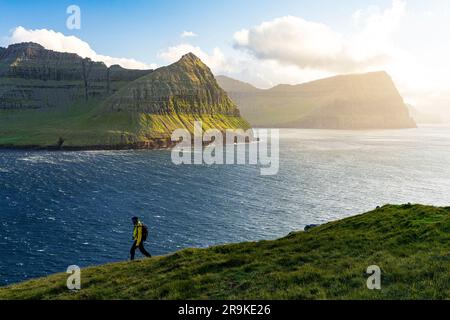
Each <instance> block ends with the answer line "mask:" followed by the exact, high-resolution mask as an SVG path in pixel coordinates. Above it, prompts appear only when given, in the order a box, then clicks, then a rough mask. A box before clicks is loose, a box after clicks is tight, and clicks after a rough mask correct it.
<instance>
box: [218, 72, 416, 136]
mask: <svg viewBox="0 0 450 320" xmlns="http://www.w3.org/2000/svg"><path fill="white" fill-rule="evenodd" d="M217 81H218V82H219V84H220V85H221V87H222V88H224V89H225V91H227V92H228V94H229V95H230V97H231V98H232V99H233V100H234V102H236V104H237V105H238V106H239V109H240V110H241V113H242V116H243V117H244V118H245V119H247V120H248V121H249V122H250V124H251V125H252V126H254V127H269V128H307V129H348V130H360V129H405V128H415V127H416V123H415V122H414V120H413V119H412V118H411V116H410V114H409V111H408V108H407V106H406V104H405V103H404V101H403V98H402V97H401V95H400V94H399V92H398V90H397V88H396V87H395V84H394V82H393V81H392V79H391V77H390V76H389V75H388V74H387V73H386V72H383V71H381V72H372V73H366V74H352V75H340V76H335V77H332V78H327V79H322V80H317V81H313V82H309V83H304V84H299V85H278V86H276V87H273V88H271V89H267V90H263V89H258V88H256V87H254V86H252V85H251V84H248V83H245V82H241V81H238V80H235V79H232V78H229V77H225V76H218V77H217Z"/></svg>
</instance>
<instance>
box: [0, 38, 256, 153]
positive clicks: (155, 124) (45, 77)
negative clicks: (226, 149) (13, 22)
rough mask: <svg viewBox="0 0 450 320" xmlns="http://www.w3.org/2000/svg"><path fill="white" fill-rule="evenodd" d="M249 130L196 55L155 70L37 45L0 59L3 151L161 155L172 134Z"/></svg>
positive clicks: (16, 48) (6, 52)
mask: <svg viewBox="0 0 450 320" xmlns="http://www.w3.org/2000/svg"><path fill="white" fill-rule="evenodd" d="M194 121H202V122H203V124H204V129H210V128H214V129H219V130H222V131H223V130H226V129H233V128H240V129H248V128H249V124H248V123H247V122H246V121H245V120H244V119H242V118H241V117H240V115H239V110H238V109H237V107H236V105H235V104H234V103H233V102H232V101H231V100H230V99H229V98H228V96H227V94H226V93H225V91H224V90H222V89H221V88H220V87H219V85H218V84H217V82H216V80H215V78H214V76H213V74H212V73H211V71H210V70H209V68H208V67H207V66H206V65H205V64H203V62H201V61H200V60H199V59H198V58H197V57H195V56H194V55H193V54H188V55H185V56H184V57H183V58H182V59H181V60H180V61H179V62H177V63H175V64H173V65H170V66H168V67H163V68H160V69H157V70H155V71H152V70H127V69H124V68H121V67H120V66H111V67H110V68H107V67H106V66H105V65H104V64H103V63H98V62H93V61H91V60H89V59H83V58H81V57H79V56H77V55H74V54H68V53H59V52H53V51H49V50H46V49H44V48H43V47H42V46H40V45H36V44H34V43H25V44H18V45H12V46H10V47H8V48H7V49H5V50H2V51H1V55H0V146H11V147H45V148H46V147H51V148H73V149H122V148H159V147H168V146H171V145H173V143H172V142H171V141H170V138H171V134H172V132H173V131H174V130H176V129H180V128H185V129H188V130H189V131H192V130H193V123H194Z"/></svg>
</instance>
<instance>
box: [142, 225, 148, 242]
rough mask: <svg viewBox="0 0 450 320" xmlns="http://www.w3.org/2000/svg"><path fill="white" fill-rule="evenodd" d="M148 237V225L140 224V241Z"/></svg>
mask: <svg viewBox="0 0 450 320" xmlns="http://www.w3.org/2000/svg"><path fill="white" fill-rule="evenodd" d="M147 238H148V227H147V226H146V225H145V224H143V225H142V241H146V240H147Z"/></svg>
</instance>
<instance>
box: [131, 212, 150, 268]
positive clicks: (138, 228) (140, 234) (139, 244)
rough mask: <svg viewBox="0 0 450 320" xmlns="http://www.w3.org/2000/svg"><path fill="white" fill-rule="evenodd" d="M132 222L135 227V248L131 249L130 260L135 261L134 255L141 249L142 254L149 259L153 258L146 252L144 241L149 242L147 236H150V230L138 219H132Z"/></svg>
mask: <svg viewBox="0 0 450 320" xmlns="http://www.w3.org/2000/svg"><path fill="white" fill-rule="evenodd" d="M131 221H132V222H133V225H134V229H133V240H134V242H133V246H132V247H131V250H130V260H131V261H133V260H134V255H135V253H136V249H137V248H139V251H141V253H142V254H143V255H144V256H146V257H148V258H151V257H152V255H151V254H150V253H149V252H148V251H147V250H145V248H144V241H145V240H147V236H148V228H147V226H146V225H144V224H143V223H142V222H141V221H139V218H138V217H133V218H132V219H131Z"/></svg>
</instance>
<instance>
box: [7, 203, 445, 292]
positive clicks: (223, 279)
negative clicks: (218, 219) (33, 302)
mask: <svg viewBox="0 0 450 320" xmlns="http://www.w3.org/2000/svg"><path fill="white" fill-rule="evenodd" d="M370 265H378V266H380V268H381V269H382V280H381V286H382V289H381V290H375V291H373V290H368V289H367V287H366V280H367V277H368V275H367V274H366V273H365V272H366V269H367V267H368V266H370ZM66 279H67V275H66V274H57V275H53V276H49V277H46V278H42V279H37V280H32V281H28V282H24V283H21V284H18V285H13V286H10V287H5V288H1V289H0V299H449V298H450V208H436V207H430V206H422V205H414V206H413V205H403V206H393V205H389V206H384V207H382V208H379V209H377V210H375V211H372V212H369V213H366V214H363V215H360V216H355V217H351V218H348V219H344V220H341V221H336V222H331V223H328V224H325V225H322V226H320V227H317V228H314V229H312V230H310V231H308V232H298V233H293V234H291V235H289V236H287V237H285V238H283V239H280V240H275V241H261V242H255V243H241V244H231V245H224V246H218V247H212V248H208V249H187V250H183V251H180V252H177V253H175V254H172V255H169V256H164V257H156V258H152V259H149V260H143V261H139V262H123V263H116V264H109V265H104V266H99V267H92V268H87V269H85V270H83V271H82V290H80V291H79V292H76V293H74V292H69V291H68V290H67V289H66V286H65V285H66Z"/></svg>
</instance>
